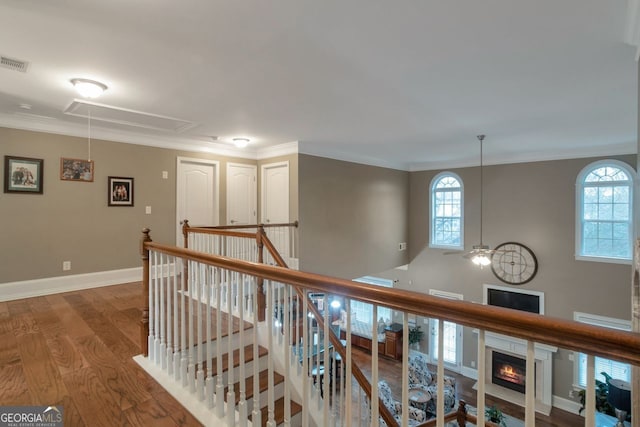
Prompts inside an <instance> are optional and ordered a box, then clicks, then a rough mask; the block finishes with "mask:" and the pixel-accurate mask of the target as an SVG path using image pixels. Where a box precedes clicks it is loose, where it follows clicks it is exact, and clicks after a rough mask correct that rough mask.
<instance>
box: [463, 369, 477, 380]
mask: <svg viewBox="0 0 640 427" xmlns="http://www.w3.org/2000/svg"><path fill="white" fill-rule="evenodd" d="M460 373H461V374H462V375H464V376H465V377H467V378H471V379H472V380H476V381H478V370H477V369H475V368H470V367H468V366H464V365H462V370H461V371H460Z"/></svg>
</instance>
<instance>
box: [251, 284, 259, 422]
mask: <svg viewBox="0 0 640 427" xmlns="http://www.w3.org/2000/svg"><path fill="white" fill-rule="evenodd" d="M252 282H253V284H254V287H253V292H252V294H253V298H252V302H253V313H254V318H253V319H254V321H253V390H254V393H253V411H252V413H251V421H252V425H255V426H261V425H262V413H261V412H260V393H258V392H257V391H258V390H260V379H259V377H260V369H259V365H260V364H259V363H258V317H257V316H258V314H257V313H258V292H260V290H259V289H258V282H257V280H256V279H255V278H253V279H252Z"/></svg>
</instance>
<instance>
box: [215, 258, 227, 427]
mask: <svg viewBox="0 0 640 427" xmlns="http://www.w3.org/2000/svg"><path fill="white" fill-rule="evenodd" d="M224 277H225V272H224V270H223V269H221V268H217V269H216V341H217V345H216V401H215V405H216V415H217V416H218V418H222V416H223V415H224V378H223V377H222V351H223V348H222V345H221V343H220V340H222V287H223V282H224Z"/></svg>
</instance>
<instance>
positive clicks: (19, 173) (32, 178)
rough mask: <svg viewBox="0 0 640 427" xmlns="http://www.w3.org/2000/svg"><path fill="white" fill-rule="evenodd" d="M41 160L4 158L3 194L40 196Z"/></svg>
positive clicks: (41, 181)
mask: <svg viewBox="0 0 640 427" xmlns="http://www.w3.org/2000/svg"><path fill="white" fill-rule="evenodd" d="M43 168H44V160H43V159H32V158H29V157H16V156H4V192H5V193H32V194H42V189H43V186H42V184H43V178H44V175H43Z"/></svg>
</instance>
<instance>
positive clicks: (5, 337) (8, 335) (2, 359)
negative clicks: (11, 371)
mask: <svg viewBox="0 0 640 427" xmlns="http://www.w3.org/2000/svg"><path fill="white" fill-rule="evenodd" d="M20 361H21V359H20V351H19V350H18V342H17V341H16V336H15V335H14V333H13V332H12V331H8V332H0V366H6V365H11V364H14V363H20Z"/></svg>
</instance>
